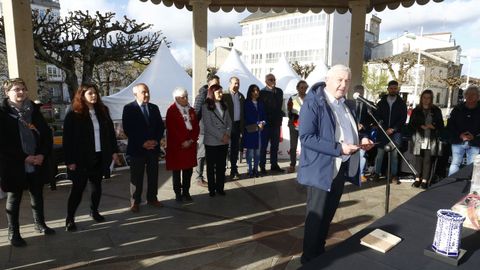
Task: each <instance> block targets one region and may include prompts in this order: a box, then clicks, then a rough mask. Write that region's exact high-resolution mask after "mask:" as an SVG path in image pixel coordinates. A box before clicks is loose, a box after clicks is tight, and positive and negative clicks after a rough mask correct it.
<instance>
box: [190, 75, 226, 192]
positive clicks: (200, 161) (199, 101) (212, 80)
mask: <svg viewBox="0 0 480 270" xmlns="http://www.w3.org/2000/svg"><path fill="white" fill-rule="evenodd" d="M213 84H220V78H219V77H218V76H217V75H212V76H209V77H208V78H207V84H205V85H204V86H202V87H201V88H200V89H198V94H197V96H196V97H195V104H194V105H193V108H194V109H195V113H196V114H197V117H198V121H199V125H200V135H199V136H198V147H197V167H195V173H196V174H197V184H198V185H199V186H201V187H208V183H207V181H205V179H204V178H203V168H204V167H205V145H204V144H203V135H204V134H203V122H202V106H203V104H204V103H205V100H206V99H207V93H208V87H209V86H210V85H213Z"/></svg>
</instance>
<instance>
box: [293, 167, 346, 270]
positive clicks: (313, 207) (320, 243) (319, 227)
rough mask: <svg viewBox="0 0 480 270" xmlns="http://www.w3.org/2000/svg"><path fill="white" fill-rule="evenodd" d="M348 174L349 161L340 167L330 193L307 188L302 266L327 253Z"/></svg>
mask: <svg viewBox="0 0 480 270" xmlns="http://www.w3.org/2000/svg"><path fill="white" fill-rule="evenodd" d="M347 173H348V161H347V162H343V163H342V165H341V166H340V169H339V171H338V174H337V176H336V177H335V178H334V179H333V182H332V186H331V188H330V191H326V190H321V189H318V188H315V187H307V217H306V219H305V233H304V236H303V254H302V258H301V262H302V264H303V263H306V262H308V261H310V260H312V259H314V258H315V257H317V256H319V255H320V254H322V253H323V252H325V241H326V239H327V235H328V230H329V228H330V223H331V222H332V219H333V217H334V216H335V212H336V211H337V207H338V204H339V202H340V198H341V197H342V194H343V187H344V185H345V175H346V174H347Z"/></svg>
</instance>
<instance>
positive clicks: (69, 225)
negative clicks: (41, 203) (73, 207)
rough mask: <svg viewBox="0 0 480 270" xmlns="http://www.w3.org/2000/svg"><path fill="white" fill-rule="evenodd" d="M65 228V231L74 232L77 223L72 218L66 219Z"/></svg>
mask: <svg viewBox="0 0 480 270" xmlns="http://www.w3.org/2000/svg"><path fill="white" fill-rule="evenodd" d="M65 230H66V231H67V232H74V231H76V230H77V225H76V224H75V221H73V220H67V221H66V222H65Z"/></svg>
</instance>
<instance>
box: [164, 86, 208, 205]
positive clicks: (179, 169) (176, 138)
mask: <svg viewBox="0 0 480 270" xmlns="http://www.w3.org/2000/svg"><path fill="white" fill-rule="evenodd" d="M173 99H174V102H173V104H172V105H170V107H169V108H168V110H167V116H166V125H167V148H166V156H165V160H166V167H167V170H169V171H172V175H173V191H174V192H175V200H176V201H177V202H182V201H183V200H185V201H187V202H191V201H192V197H191V196H190V180H191V178H192V173H193V168H194V167H195V166H197V141H198V135H199V133H200V127H199V125H198V119H197V115H196V114H195V110H194V109H193V108H192V107H191V106H190V104H188V93H187V90H186V89H185V88H182V87H177V88H175V90H173Z"/></svg>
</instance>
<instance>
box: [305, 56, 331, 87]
mask: <svg viewBox="0 0 480 270" xmlns="http://www.w3.org/2000/svg"><path fill="white" fill-rule="evenodd" d="M327 71H328V68H327V65H325V62H323V61H322V60H318V62H317V63H316V64H315V69H314V70H313V71H312V72H311V73H310V74H309V75H308V77H307V83H308V85H309V86H312V85H314V84H315V83H317V82H322V81H325V75H327Z"/></svg>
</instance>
